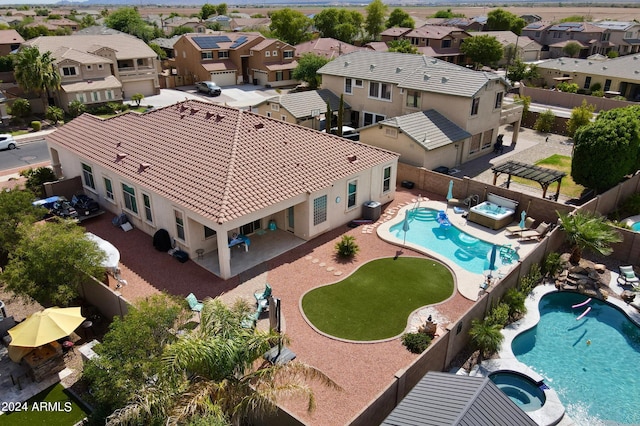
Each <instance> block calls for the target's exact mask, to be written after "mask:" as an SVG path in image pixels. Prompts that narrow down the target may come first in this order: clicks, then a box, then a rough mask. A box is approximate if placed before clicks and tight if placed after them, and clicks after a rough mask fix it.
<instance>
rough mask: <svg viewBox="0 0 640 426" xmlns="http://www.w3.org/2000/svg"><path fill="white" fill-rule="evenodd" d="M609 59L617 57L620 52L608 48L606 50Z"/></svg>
mask: <svg viewBox="0 0 640 426" xmlns="http://www.w3.org/2000/svg"><path fill="white" fill-rule="evenodd" d="M607 56H608V57H609V59H613V58H617V57H618V56H620V54H619V53H618V52H617V51H616V50H610V51H608V52H607Z"/></svg>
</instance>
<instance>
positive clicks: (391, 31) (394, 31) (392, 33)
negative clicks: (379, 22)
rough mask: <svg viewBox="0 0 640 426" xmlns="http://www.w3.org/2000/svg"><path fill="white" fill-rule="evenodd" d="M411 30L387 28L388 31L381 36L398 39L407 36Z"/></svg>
mask: <svg viewBox="0 0 640 426" xmlns="http://www.w3.org/2000/svg"><path fill="white" fill-rule="evenodd" d="M411 30H412V28H404V27H391V28H387V29H386V30H384V31H383V32H381V33H380V35H381V36H390V37H396V36H401V35H403V34H406V33H408V32H409V31H411Z"/></svg>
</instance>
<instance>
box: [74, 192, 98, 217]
mask: <svg viewBox="0 0 640 426" xmlns="http://www.w3.org/2000/svg"><path fill="white" fill-rule="evenodd" d="M71 205H72V206H73V207H74V208H75V209H76V211H77V212H78V214H79V215H82V216H89V215H90V214H91V213H96V212H98V211H100V204H98V202H97V201H96V200H94V199H93V198H91V197H89V196H88V195H85V194H76V195H74V196H73V197H72V198H71Z"/></svg>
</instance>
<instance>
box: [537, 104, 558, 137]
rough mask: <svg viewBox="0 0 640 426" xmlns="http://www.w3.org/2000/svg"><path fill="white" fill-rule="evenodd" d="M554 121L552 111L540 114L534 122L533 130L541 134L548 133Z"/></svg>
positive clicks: (554, 117)
mask: <svg viewBox="0 0 640 426" xmlns="http://www.w3.org/2000/svg"><path fill="white" fill-rule="evenodd" d="M555 121H556V116H555V115H554V114H553V111H551V110H550V109H548V110H546V111H545V112H541V113H540V115H539V116H538V119H537V120H536V122H535V124H534V125H533V128H534V129H535V130H537V131H539V132H542V133H549V132H550V131H551V129H552V128H553V124H554V123H555Z"/></svg>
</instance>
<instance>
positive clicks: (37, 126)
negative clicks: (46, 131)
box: [29, 120, 42, 132]
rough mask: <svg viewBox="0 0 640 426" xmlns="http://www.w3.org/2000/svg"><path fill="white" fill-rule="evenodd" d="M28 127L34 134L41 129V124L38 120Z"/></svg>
mask: <svg viewBox="0 0 640 426" xmlns="http://www.w3.org/2000/svg"><path fill="white" fill-rule="evenodd" d="M29 126H30V127H31V128H32V129H33V131H34V132H39V131H40V129H42V123H41V122H39V121H38V120H34V121H32V122H31V124H30V125H29Z"/></svg>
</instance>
